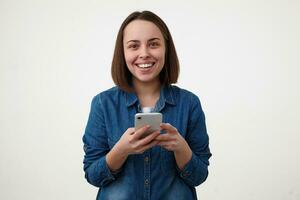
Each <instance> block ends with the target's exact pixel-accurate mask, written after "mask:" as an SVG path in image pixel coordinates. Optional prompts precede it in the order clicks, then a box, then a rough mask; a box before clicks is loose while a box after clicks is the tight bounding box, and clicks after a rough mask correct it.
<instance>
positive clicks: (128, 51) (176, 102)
mask: <svg viewBox="0 0 300 200" xmlns="http://www.w3.org/2000/svg"><path fill="white" fill-rule="evenodd" d="M111 72H112V78H113V80H114V82H115V84H116V87H113V88H111V89H109V90H107V91H104V92H101V93H100V94H98V95H97V96H95V97H94V98H93V100H92V105H91V111H90V115H89V119H88V123H87V126H86V130H85V134H84V136H83V142H84V151H85V157H84V171H85V177H86V179H87V181H88V182H89V183H91V184H92V185H94V186H97V187H99V192H98V196H97V199H99V200H100V199H101V200H102V199H113V200H127V199H128V200H135V199H153V200H157V199H162V200H169V199H170V200H174V199H176V200H180V199H183V200H189V199H197V196H196V190H195V187H196V186H198V185H200V184H201V183H202V182H204V181H205V180H206V178H207V175H208V169H207V168H208V165H209V161H208V160H209V158H210V156H211V153H210V150H209V139H208V135H207V132H206V126H205V117H204V113H203V111H202V108H201V105H200V101H199V99H198V97H197V96H196V95H194V94H192V93H191V92H189V91H187V90H183V89H180V88H179V87H176V86H173V85H171V84H172V83H176V82H177V78H178V75H179V63H178V58H177V54H176V50H175V47H174V44H173V40H172V37H171V34H170V32H169V30H168V28H167V26H166V24H165V23H164V22H163V21H162V20H161V19H160V18H159V17H158V16H157V15H155V14H154V13H152V12H149V11H144V12H134V13H132V14H130V15H129V16H128V17H127V18H126V19H125V21H124V22H123V23H122V25H121V27H120V30H119V33H118V36H117V40H116V46H115V51H114V57H113V61H112V70H111ZM143 110H151V111H154V112H160V113H162V115H163V122H165V123H162V124H161V126H160V127H161V131H155V132H153V133H152V134H150V135H148V136H147V137H142V135H143V133H144V132H145V131H147V130H148V129H149V127H148V126H145V127H143V128H140V129H138V130H135V129H134V128H133V124H134V116H135V114H136V113H137V112H143Z"/></svg>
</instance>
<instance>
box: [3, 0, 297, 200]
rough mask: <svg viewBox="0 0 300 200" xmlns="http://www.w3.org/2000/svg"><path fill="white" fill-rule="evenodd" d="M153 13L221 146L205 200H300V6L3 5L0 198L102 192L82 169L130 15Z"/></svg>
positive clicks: (16, 0) (62, 0)
mask: <svg viewBox="0 0 300 200" xmlns="http://www.w3.org/2000/svg"><path fill="white" fill-rule="evenodd" d="M135 10H139V11H142V10H151V11H153V12H155V13H156V14H158V15H159V16H160V17H161V18H162V19H163V20H164V21H165V22H166V24H167V25H168V26H169V29H170V31H171V33H172V35H173V39H174V42H175V45H176V48H177V51H178V56H179V59H180V64H181V75H180V79H179V83H178V85H179V86H180V87H183V88H186V89H188V90H190V91H192V92H194V93H196V94H197V95H198V96H199V97H200V99H201V102H202V106H203V109H204V111H205V114H206V118H207V127H208V131H209V135H210V146H211V151H212V153H213V157H212V158H211V160H210V161H211V166H210V167H209V170H210V175H209V177H208V179H207V181H206V182H205V183H204V184H202V185H201V186H199V187H197V193H198V196H199V199H209V200H220V199H225V200H299V199H300V190H299V188H300V173H299V169H300V162H299V158H300V149H299V145H300V144H299V143H300V136H299V134H300V128H299V115H300V106H299V102H300V95H299V93H300V88H299V85H300V81H299V72H300V70H299V67H300V61H299V56H300V55H299V52H300V39H299V38H300V37H299V35H300V25H299V24H300V12H299V10H300V1H297V0H289V1H286V0H281V1H278V0H273V1H271V0H268V1H258V0H248V1H238V0H227V1H221V0H215V1H174V0H165V1H155V0H152V1H143V0H136V1H116V0H109V1H100V0H98V1H96V0H91V1H83V0H82V1H80V0H72V1H71V0H39V1H38V0H23V1H22V0H1V1H0V89H1V90H0V111H1V116H0V156H1V157H0V158H1V159H0V199H3V200H4V199H5V200H19V199H26V200H40V199H44V200H64V199H73V200H77V199H78V200H80V199H95V196H96V192H97V189H96V188H95V187H93V186H91V185H89V184H88V183H87V182H86V181H85V179H84V174H83V170H82V167H83V166H82V159H83V150H82V141H81V138H82V135H83V132H84V128H85V125H86V122H87V117H88V113H89V109H90V102H91V99H92V97H93V96H94V95H96V94H97V93H99V92H100V91H103V90H105V89H108V88H110V87H112V86H113V82H112V80H111V76H110V64H111V60H112V55H113V49H114V44H115V38H116V35H117V31H118V29H119V27H120V25H121V23H122V21H123V20H124V19H125V18H126V17H127V16H128V15H129V14H130V13H131V12H133V11H135Z"/></svg>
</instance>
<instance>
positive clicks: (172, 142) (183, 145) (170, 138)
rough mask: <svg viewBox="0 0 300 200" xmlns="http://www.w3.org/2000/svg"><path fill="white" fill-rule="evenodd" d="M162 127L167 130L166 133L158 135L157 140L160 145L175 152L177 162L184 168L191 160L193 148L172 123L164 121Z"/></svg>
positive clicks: (180, 167) (179, 166)
mask: <svg viewBox="0 0 300 200" xmlns="http://www.w3.org/2000/svg"><path fill="white" fill-rule="evenodd" d="M160 127H161V129H162V130H165V132H166V133H165V134H161V135H159V136H157V137H156V138H155V140H156V141H159V143H158V145H160V146H162V147H163V148H165V149H167V150H169V151H173V152H174V156H175V160H176V164H177V166H178V168H179V169H181V170H182V169H183V168H184V166H185V165H186V164H187V163H188V162H189V161H190V160H191V158H192V150H191V149H190V147H189V145H188V143H187V142H186V141H185V139H184V138H183V137H182V136H181V135H180V134H179V132H178V131H177V129H176V128H175V127H173V126H172V125H171V124H164V123H162V124H161V125H160Z"/></svg>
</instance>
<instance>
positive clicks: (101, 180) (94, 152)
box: [82, 95, 119, 187]
mask: <svg viewBox="0 0 300 200" xmlns="http://www.w3.org/2000/svg"><path fill="white" fill-rule="evenodd" d="M82 140H83V143H84V147H83V148H84V152H85V156H84V160H83V164H84V167H83V168H84V172H85V178H86V179H87V181H88V182H89V183H90V184H92V185H94V186H96V187H102V186H104V185H106V184H108V183H110V182H112V181H114V180H115V179H116V177H117V176H118V173H119V172H117V173H112V172H111V171H110V169H109V168H108V166H107V164H106V159H105V158H106V157H105V156H106V154H107V153H108V152H109V151H110V148H109V146H108V143H107V134H106V128H105V119H104V116H103V108H102V103H101V99H100V95H97V96H95V97H94V98H93V100H92V103H91V110H90V114H89V118H88V122H87V126H86V128H85V133H84V136H83V139H82Z"/></svg>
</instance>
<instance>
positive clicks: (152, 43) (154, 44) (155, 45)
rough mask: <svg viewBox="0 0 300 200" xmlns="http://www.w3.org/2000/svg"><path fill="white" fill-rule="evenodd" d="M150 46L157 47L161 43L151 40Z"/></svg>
mask: <svg viewBox="0 0 300 200" xmlns="http://www.w3.org/2000/svg"><path fill="white" fill-rule="evenodd" d="M149 46H150V47H154V48H155V47H158V46H159V43H158V42H150V44H149Z"/></svg>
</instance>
